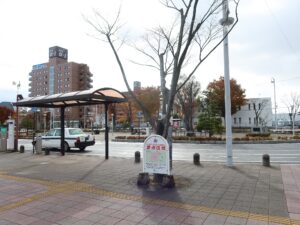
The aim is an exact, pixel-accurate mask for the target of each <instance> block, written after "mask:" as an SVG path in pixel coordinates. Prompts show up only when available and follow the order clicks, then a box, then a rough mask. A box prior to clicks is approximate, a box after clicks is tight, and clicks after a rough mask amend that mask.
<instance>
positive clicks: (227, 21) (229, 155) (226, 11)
mask: <svg viewBox="0 0 300 225" xmlns="http://www.w3.org/2000/svg"><path fill="white" fill-rule="evenodd" d="M233 22H234V19H233V18H232V17H229V9H228V0H224V2H223V18H222V19H221V21H220V24H221V25H222V26H223V37H224V41H223V45H224V87H225V127H226V152H227V166H233V160H232V128H231V97H230V74H229V50H228V26H230V25H231V24H233Z"/></svg>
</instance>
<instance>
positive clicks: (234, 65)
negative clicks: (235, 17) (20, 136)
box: [0, 0, 300, 112]
mask: <svg viewBox="0 0 300 225" xmlns="http://www.w3.org/2000/svg"><path fill="white" fill-rule="evenodd" d="M120 2H122V19H123V20H124V21H126V27H128V34H129V35H128V36H127V38H128V37H129V38H130V37H131V35H133V34H134V35H135V36H134V38H137V36H138V34H143V33H144V31H145V29H146V28H151V27H156V26H157V25H158V24H160V23H161V21H164V22H166V21H168V19H169V16H166V15H168V14H167V13H166V9H165V8H164V7H163V6H162V5H160V4H159V2H158V0H123V1H121V0H114V1H99V0H84V1H83V0H72V1H67V0H43V1H40V0H26V1H23V0H0V27H1V29H0V50H1V58H0V72H1V82H0V101H14V99H15V95H16V91H17V88H16V86H14V85H13V84H12V83H13V81H15V82H19V81H20V83H21V88H20V93H22V94H23V96H25V97H27V96H28V89H29V86H28V84H29V81H28V79H29V75H28V74H29V72H30V71H31V69H32V65H34V64H40V63H45V62H48V49H49V47H52V46H56V45H58V46H61V47H63V48H67V49H68V51H69V56H68V57H69V61H73V62H77V63H86V64H88V65H89V67H90V70H91V72H92V73H93V74H94V76H93V80H94V82H93V86H94V88H98V87H99V88H101V87H112V88H116V89H118V90H120V91H126V88H125V85H124V82H123V80H122V77H121V74H120V72H119V69H118V66H117V64H116V61H115V59H114V56H113V54H112V52H111V50H110V48H109V46H108V45H107V44H105V43H103V42H101V41H99V40H96V39H93V38H91V37H90V36H89V35H87V34H91V32H92V29H91V27H89V25H88V24H87V23H86V22H84V20H83V18H82V15H83V14H84V15H87V16H89V15H92V9H93V8H94V9H98V10H99V11H101V12H102V13H103V14H104V15H107V16H110V15H114V14H115V13H116V12H117V11H118V7H119V5H120ZM299 8H300V1H299V0H241V1H240V7H239V23H238V25H237V26H236V28H235V29H234V30H233V32H232V33H231V34H230V36H229V55H230V76H231V78H235V79H236V80H237V82H238V83H240V84H241V86H242V88H244V89H246V95H247V98H257V97H271V98H272V101H273V99H274V89H273V88H274V86H273V84H271V79H272V77H273V78H274V79H275V82H276V100H277V105H278V108H279V110H278V111H283V112H284V111H287V110H286V106H285V104H284V99H287V98H289V96H290V94H291V93H292V92H297V93H299V94H300V90H299V86H300V54H299V52H300V43H299V39H300V35H299V32H300V30H299V21H300V14H299V13H298V10H299ZM131 57H133V56H132V55H131ZM123 60H124V63H125V69H126V71H127V72H128V74H129V77H128V78H129V81H130V84H132V83H133V81H135V80H138V81H141V83H142V86H144V87H145V86H151V85H159V74H158V72H157V71H153V70H149V69H146V68H144V67H138V66H134V65H130V63H129V61H128V58H127V57H126V56H124V55H123ZM223 74H224V73H223V47H222V46H220V47H219V48H218V49H217V51H216V52H214V53H213V54H212V55H211V56H210V58H209V59H208V60H207V61H205V63H204V64H202V66H201V68H200V70H199V71H198V72H197V73H196V79H197V80H198V81H199V82H200V83H201V86H202V90H204V89H205V88H206V86H207V84H208V83H209V82H211V81H212V80H213V79H218V78H219V77H220V76H223Z"/></svg>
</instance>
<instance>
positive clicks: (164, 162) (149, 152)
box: [143, 135, 170, 175]
mask: <svg viewBox="0 0 300 225" xmlns="http://www.w3.org/2000/svg"><path fill="white" fill-rule="evenodd" d="M143 158H144V160H143V172H144V173H158V174H167V175H170V155H169V144H168V142H167V140H166V139H165V138H163V137H162V136H160V135H150V136H149V137H148V138H147V139H146V140H145V142H144V151H143Z"/></svg>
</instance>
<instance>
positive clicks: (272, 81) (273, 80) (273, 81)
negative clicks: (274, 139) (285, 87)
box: [271, 77, 277, 132]
mask: <svg viewBox="0 0 300 225" xmlns="http://www.w3.org/2000/svg"><path fill="white" fill-rule="evenodd" d="M271 83H272V84H273V87H274V104H275V106H274V110H275V132H277V103H276V87H275V78H274V77H272V79H271Z"/></svg>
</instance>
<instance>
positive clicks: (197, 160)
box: [194, 153, 200, 165]
mask: <svg viewBox="0 0 300 225" xmlns="http://www.w3.org/2000/svg"><path fill="white" fill-rule="evenodd" d="M194 164H195V165H200V155H199V153H195V154H194Z"/></svg>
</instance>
